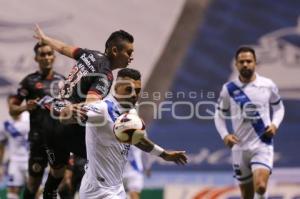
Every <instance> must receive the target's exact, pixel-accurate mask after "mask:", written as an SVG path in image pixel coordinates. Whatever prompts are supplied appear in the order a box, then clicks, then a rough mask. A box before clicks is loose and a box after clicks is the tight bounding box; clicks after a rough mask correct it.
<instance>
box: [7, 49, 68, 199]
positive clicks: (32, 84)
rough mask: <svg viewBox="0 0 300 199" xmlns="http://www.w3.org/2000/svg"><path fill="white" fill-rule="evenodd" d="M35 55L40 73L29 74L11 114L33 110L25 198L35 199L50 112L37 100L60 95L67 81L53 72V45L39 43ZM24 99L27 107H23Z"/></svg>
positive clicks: (12, 101) (44, 158)
mask: <svg viewBox="0 0 300 199" xmlns="http://www.w3.org/2000/svg"><path fill="white" fill-rule="evenodd" d="M34 53H35V61H36V62H37V63H38V65H39V70H37V71H36V72H34V73H31V74H29V75H27V76H26V77H25V78H24V79H23V80H22V81H21V82H20V86H19V88H18V90H17V94H16V95H15V96H13V98H11V99H10V100H9V111H10V114H11V116H12V117H15V116H17V115H19V114H20V113H22V112H24V111H29V114H30V132H29V142H30V157H29V167H28V171H29V178H28V182H27V186H26V188H25V191H24V199H33V198H34V197H35V195H36V193H37V191H38V189H39V186H40V184H41V181H42V177H43V173H44V170H45V168H46V166H47V154H46V153H45V149H44V139H43V134H44V133H45V128H44V127H43V126H41V123H42V118H43V116H44V115H45V114H48V113H46V112H45V111H44V110H42V109H41V108H39V107H37V101H38V99H40V98H43V97H44V96H46V95H57V93H58V91H59V85H60V84H62V83H63V81H64V76H63V75H61V74H59V73H57V72H55V71H54V69H53V63H54V61H55V54H54V50H53V49H52V48H51V46H49V45H46V44H40V43H37V44H36V45H35V46H34ZM24 100H26V104H25V105H22V102H23V101H24Z"/></svg>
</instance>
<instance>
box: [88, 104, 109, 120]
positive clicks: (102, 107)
mask: <svg viewBox="0 0 300 199" xmlns="http://www.w3.org/2000/svg"><path fill="white" fill-rule="evenodd" d="M84 108H85V109H86V110H87V116H88V119H87V123H90V124H94V125H101V124H102V125H103V124H104V122H105V118H106V110H107V106H106V103H104V102H103V101H100V102H93V103H89V104H86V105H85V106H84Z"/></svg>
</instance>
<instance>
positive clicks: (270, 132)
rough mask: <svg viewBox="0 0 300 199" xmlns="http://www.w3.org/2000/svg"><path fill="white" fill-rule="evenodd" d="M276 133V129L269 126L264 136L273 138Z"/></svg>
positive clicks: (273, 125) (273, 126) (272, 125)
mask: <svg viewBox="0 0 300 199" xmlns="http://www.w3.org/2000/svg"><path fill="white" fill-rule="evenodd" d="M276 132H277V127H276V126H275V124H271V125H270V126H268V127H267V129H266V132H265V135H266V136H267V137H269V138H271V137H273V136H274V135H275V134H276Z"/></svg>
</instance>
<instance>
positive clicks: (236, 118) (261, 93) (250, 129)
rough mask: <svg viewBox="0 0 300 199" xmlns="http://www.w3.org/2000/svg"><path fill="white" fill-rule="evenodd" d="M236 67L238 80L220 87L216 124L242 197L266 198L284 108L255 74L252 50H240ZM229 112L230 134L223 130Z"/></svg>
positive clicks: (274, 89) (263, 79)
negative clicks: (226, 149) (229, 152)
mask: <svg viewBox="0 0 300 199" xmlns="http://www.w3.org/2000/svg"><path fill="white" fill-rule="evenodd" d="M235 65H236V68H237V70H238V72H239V77H238V78H237V79H235V80H233V81H230V82H227V83H225V84H224V85H223V88H222V91H221V94H220V98H219V106H218V108H217V110H216V114H215V125H216V128H217V130H218V132H219V134H220V136H221V137H222V139H223V140H224V143H225V145H226V146H228V147H230V148H231V150H232V159H233V170H234V172H235V178H236V179H237V180H238V181H239V182H240V190H241V193H242V197H243V198H244V199H252V198H255V199H258V198H260V199H265V198H267V192H266V190H267V184H268V179H269V175H270V174H271V172H272V167H273V153H274V148H273V137H274V136H275V135H276V132H277V129H278V128H279V125H280V123H281V121H282V119H283V117H284V106H283V103H282V101H281V98H280V96H279V94H278V89H277V87H276V85H275V84H274V82H273V81H272V80H271V79H268V78H266V77H263V76H260V75H259V74H257V73H256V72H255V68H256V55H255V51H254V49H252V48H250V47H241V48H239V49H238V50H237V52H236V55H235ZM270 109H272V112H273V114H272V117H271V116H270ZM228 113H229V114H230V119H231V121H232V126H233V130H234V132H233V133H229V132H228V130H227V128H226V123H225V119H226V117H227V115H226V114H228Z"/></svg>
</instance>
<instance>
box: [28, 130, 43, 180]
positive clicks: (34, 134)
mask: <svg viewBox="0 0 300 199" xmlns="http://www.w3.org/2000/svg"><path fill="white" fill-rule="evenodd" d="M29 146H30V152H29V161H28V172H29V175H30V176H33V177H42V176H43V174H44V170H45V168H46V167H47V162H48V159H47V154H46V151H45V144H44V139H43V132H42V131H41V130H39V129H34V128H33V129H31V130H30V133H29Z"/></svg>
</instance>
